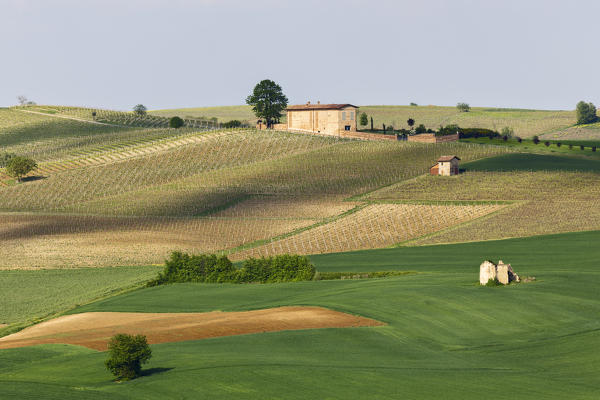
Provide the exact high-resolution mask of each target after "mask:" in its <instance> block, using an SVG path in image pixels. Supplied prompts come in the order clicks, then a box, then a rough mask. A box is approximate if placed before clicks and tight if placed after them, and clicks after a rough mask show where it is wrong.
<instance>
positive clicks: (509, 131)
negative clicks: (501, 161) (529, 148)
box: [500, 126, 515, 138]
mask: <svg viewBox="0 0 600 400" xmlns="http://www.w3.org/2000/svg"><path fill="white" fill-rule="evenodd" d="M514 133H515V131H514V130H513V129H512V128H510V127H508V126H505V127H504V128H502V130H501V131H500V135H502V136H503V137H504V136H506V137H507V138H511V137H513V134H514Z"/></svg>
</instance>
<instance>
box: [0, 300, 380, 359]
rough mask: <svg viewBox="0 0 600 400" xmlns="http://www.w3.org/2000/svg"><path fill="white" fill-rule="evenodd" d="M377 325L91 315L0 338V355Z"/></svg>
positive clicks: (259, 316) (344, 317)
mask: <svg viewBox="0 0 600 400" xmlns="http://www.w3.org/2000/svg"><path fill="white" fill-rule="evenodd" d="M382 325H385V324H384V323H382V322H379V321H376V320H373V319H370V318H364V317H359V316H356V315H351V314H346V313H342V312H338V311H333V310H329V309H326V308H321V307H279V308H269V309H264V310H255V311H243V312H220V311H215V312H209V313H120V312H91V313H83V314H74V315H67V316H63V317H59V318H56V319H53V320H50V321H47V322H42V323H40V324H37V325H34V326H32V327H29V328H26V329H24V330H22V331H20V332H17V333H14V334H12V335H9V336H5V337H3V338H0V349H9V348H15V347H24V346H34V345H37V344H48V343H65V344H73V345H79V346H85V347H88V348H91V349H95V350H99V351H104V350H107V343H108V341H109V339H110V337H111V336H113V335H115V334H117V333H128V334H143V335H146V337H147V339H148V342H149V343H150V344H155V343H166V342H181V341H185V340H197V339H206V338H214V337H220V336H233V335H244V334H250V333H261V332H277V331H283V330H298V329H319V328H349V327H362V326H382Z"/></svg>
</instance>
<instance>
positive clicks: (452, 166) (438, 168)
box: [429, 156, 460, 176]
mask: <svg viewBox="0 0 600 400" xmlns="http://www.w3.org/2000/svg"><path fill="white" fill-rule="evenodd" d="M459 161H460V158H458V157H457V156H441V157H440V158H438V160H437V164H435V165H434V166H433V167H431V168H430V169H429V173H430V174H431V175H443V176H450V175H458V162H459Z"/></svg>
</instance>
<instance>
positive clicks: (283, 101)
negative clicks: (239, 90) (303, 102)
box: [246, 79, 288, 127]
mask: <svg viewBox="0 0 600 400" xmlns="http://www.w3.org/2000/svg"><path fill="white" fill-rule="evenodd" d="M246 104H248V105H251V106H252V111H254V115H256V117H257V118H259V119H263V120H264V121H265V122H266V124H267V127H271V125H272V124H273V122H276V123H278V122H279V120H280V118H281V112H282V111H283V110H285V108H286V107H287V104H288V98H287V97H285V95H284V94H283V91H282V90H281V86H279V85H278V84H276V83H275V82H273V81H272V80H269V79H265V80H263V81H260V82H259V83H258V84H257V85H256V86H255V87H254V90H253V91H252V94H251V95H250V96H248V97H246Z"/></svg>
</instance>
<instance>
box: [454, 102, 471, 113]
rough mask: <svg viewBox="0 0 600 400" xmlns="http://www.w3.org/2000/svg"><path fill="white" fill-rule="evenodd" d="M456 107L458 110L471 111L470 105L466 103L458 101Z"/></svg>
mask: <svg viewBox="0 0 600 400" xmlns="http://www.w3.org/2000/svg"><path fill="white" fill-rule="evenodd" d="M456 108H457V109H458V111H460V112H469V111H471V106H469V105H468V104H467V103H458V104H457V105H456Z"/></svg>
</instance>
